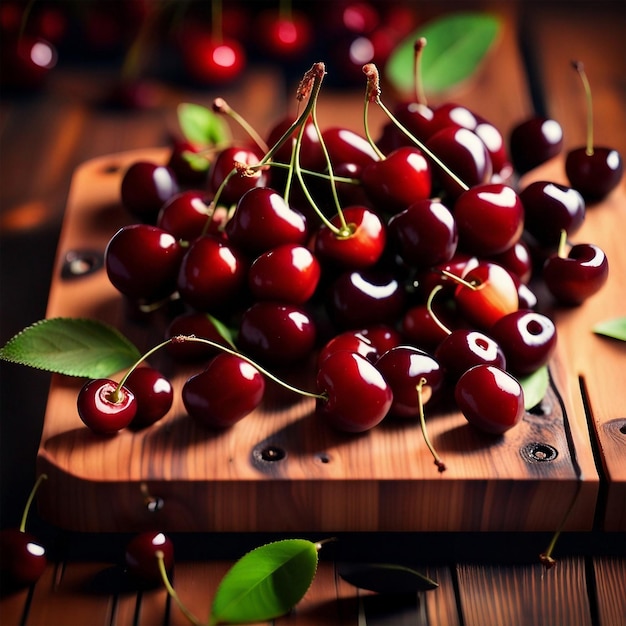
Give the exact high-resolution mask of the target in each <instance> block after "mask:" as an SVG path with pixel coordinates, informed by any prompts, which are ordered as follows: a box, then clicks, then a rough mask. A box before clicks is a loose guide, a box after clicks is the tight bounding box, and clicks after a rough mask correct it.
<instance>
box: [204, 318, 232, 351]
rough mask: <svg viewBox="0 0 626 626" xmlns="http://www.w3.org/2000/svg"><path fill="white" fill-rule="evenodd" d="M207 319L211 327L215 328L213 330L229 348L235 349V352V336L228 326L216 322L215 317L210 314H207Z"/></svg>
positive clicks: (219, 321) (218, 321)
mask: <svg viewBox="0 0 626 626" xmlns="http://www.w3.org/2000/svg"><path fill="white" fill-rule="evenodd" d="M207 317H208V318H209V320H211V323H212V324H213V326H215V329H216V330H217V332H218V333H219V334H220V337H221V338H222V339H224V340H225V341H226V342H227V343H228V345H229V346H230V347H231V348H235V350H236V349H237V346H236V345H235V336H234V332H233V331H232V329H230V328H229V327H228V326H226V324H224V322H222V321H221V320H218V319H217V317H214V316H213V315H211V314H210V313H207Z"/></svg>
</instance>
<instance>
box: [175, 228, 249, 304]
mask: <svg viewBox="0 0 626 626" xmlns="http://www.w3.org/2000/svg"><path fill="white" fill-rule="evenodd" d="M248 267H249V262H248V260H247V258H246V257H244V256H243V255H242V254H241V252H239V250H237V248H235V247H233V246H232V245H230V244H229V243H228V242H226V241H223V240H221V239H217V238H215V237H213V236H211V235H206V236H204V237H200V238H198V239H196V240H195V241H194V242H193V243H192V244H191V246H189V248H188V249H187V251H186V252H185V256H184V257H183V259H182V261H181V264H180V271H179V272H178V280H177V285H178V291H179V293H180V296H181V298H182V299H183V300H184V301H185V302H186V303H187V304H189V305H190V306H191V307H193V308H194V309H197V310H199V311H221V310H224V309H225V308H228V307H230V306H231V305H232V304H233V303H236V302H237V298H238V297H239V296H240V295H241V292H242V288H243V287H244V286H245V285H246V281H247V275H248Z"/></svg>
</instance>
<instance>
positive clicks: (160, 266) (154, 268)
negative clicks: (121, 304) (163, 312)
mask: <svg viewBox="0 0 626 626" xmlns="http://www.w3.org/2000/svg"><path fill="white" fill-rule="evenodd" d="M183 253H184V249H183V248H182V247H181V246H180V244H179V243H178V241H177V240H176V239H175V237H173V236H172V235H170V233H168V232H166V231H165V230H163V229H162V228H158V227H156V226H150V225H148V224H130V225H128V226H123V227H122V228H120V229H119V230H118V231H117V232H116V233H115V234H114V235H113V237H111V239H110V240H109V243H108V244H107V247H106V249H105V252H104V263H105V268H106V272H107V276H108V278H109V280H110V281H111V284H112V285H113V286H114V287H115V288H116V289H117V290H118V291H120V292H121V293H123V294H124V295H125V296H128V297H129V298H130V299H132V300H142V301H147V302H154V301H158V300H161V299H163V298H166V297H168V296H170V295H171V294H172V293H173V292H174V291H175V290H176V277H177V275H178V269H179V267H180V263H181V260H182V257H183Z"/></svg>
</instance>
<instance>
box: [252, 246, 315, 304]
mask: <svg viewBox="0 0 626 626" xmlns="http://www.w3.org/2000/svg"><path fill="white" fill-rule="evenodd" d="M321 272H322V270H321V266H320V263H319V261H318V260H317V258H316V257H315V256H314V255H313V253H312V252H311V251H310V250H309V249H308V248H305V247H304V246H300V245H297V244H291V243H285V244H283V245H281V246H278V247H276V248H273V249H272V250H268V251H267V252H264V253H263V254H261V255H260V256H258V257H257V258H256V259H255V260H254V261H253V263H252V265H251V266H250V270H249V272H248V285H249V287H250V292H251V293H252V296H253V297H255V298H256V299H257V300H275V301H278V302H288V303H291V304H303V303H305V302H307V301H308V300H310V299H311V297H312V296H313V294H314V293H315V290H316V289H317V285H318V283H319V280H320V276H321Z"/></svg>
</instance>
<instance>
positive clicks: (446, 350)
mask: <svg viewBox="0 0 626 626" xmlns="http://www.w3.org/2000/svg"><path fill="white" fill-rule="evenodd" d="M434 356H435V358H436V359H437V361H438V362H439V363H440V364H441V366H442V368H443V370H444V371H445V375H446V378H447V379H448V381H450V382H452V383H456V381H457V380H458V379H459V378H460V377H461V376H462V375H463V374H464V373H465V372H466V371H467V370H468V369H470V367H474V366H475V365H480V364H485V365H495V366H496V367H499V368H500V369H506V357H505V355H504V352H503V350H502V348H501V347H500V345H499V344H498V343H497V341H495V340H494V339H493V338H492V337H490V336H488V335H486V334H485V333H482V332H480V331H478V330H472V329H466V328H457V329H456V330H453V331H452V332H451V333H450V334H449V335H447V336H446V337H445V338H444V339H443V340H442V341H441V343H440V344H439V345H438V346H437V349H436V350H435V354H434Z"/></svg>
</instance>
